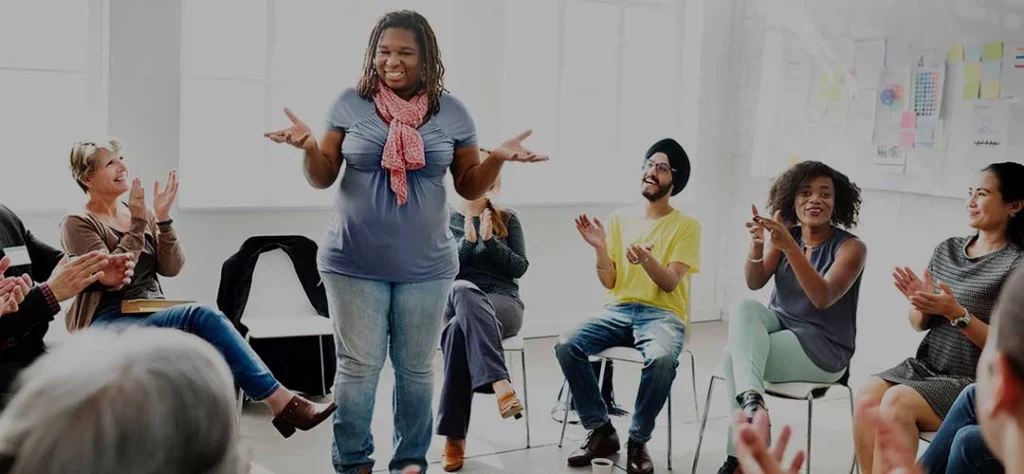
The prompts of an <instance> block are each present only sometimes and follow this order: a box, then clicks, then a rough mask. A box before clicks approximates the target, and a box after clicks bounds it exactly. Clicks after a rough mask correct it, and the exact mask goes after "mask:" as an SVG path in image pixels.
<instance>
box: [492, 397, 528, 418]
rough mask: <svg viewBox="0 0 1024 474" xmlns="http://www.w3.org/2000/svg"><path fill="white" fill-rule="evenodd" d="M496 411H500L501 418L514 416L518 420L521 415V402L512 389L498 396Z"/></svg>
mask: <svg viewBox="0 0 1024 474" xmlns="http://www.w3.org/2000/svg"><path fill="white" fill-rule="evenodd" d="M498 411H499V412H501V417H502V418H511V417H513V416H514V417H516V419H517V420H518V419H520V418H522V417H523V403H522V402H520V401H519V397H517V396H516V392H515V391H514V390H513V391H509V392H507V393H505V394H504V395H502V396H501V397H499V398H498Z"/></svg>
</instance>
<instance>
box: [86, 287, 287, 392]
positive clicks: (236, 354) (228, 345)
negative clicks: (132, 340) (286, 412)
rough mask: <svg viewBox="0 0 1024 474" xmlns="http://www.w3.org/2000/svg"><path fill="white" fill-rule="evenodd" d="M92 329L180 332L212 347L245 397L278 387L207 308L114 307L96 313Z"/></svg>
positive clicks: (221, 316) (242, 341)
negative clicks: (143, 310) (126, 310)
mask: <svg viewBox="0 0 1024 474" xmlns="http://www.w3.org/2000/svg"><path fill="white" fill-rule="evenodd" d="M92 326H94V327H100V328H107V329H112V330H124V329H127V328H130V327H137V326H149V327H157V328H169V329H180V330H182V331H185V332H187V333H190V334H195V335H196V336H199V338H200V339H202V340H204V341H206V342H209V343H210V344H211V345H213V347H215V348H216V349H217V351H218V352H220V353H221V355H223V356H224V360H226V361H227V363H228V367H230V368H231V375H233V376H234V378H235V383H237V384H238V386H239V387H241V388H242V391H244V392H245V394H246V395H248V396H249V398H251V399H253V400H257V401H259V400H264V399H266V398H267V397H269V396H270V394H272V393H274V391H275V390H277V389H278V388H280V387H281V384H280V383H279V382H278V381H277V379H275V378H274V376H273V374H271V373H270V370H269V369H267V366H266V365H264V364H263V361H262V360H260V358H259V356H257V355H256V353H255V352H253V351H252V348H251V347H249V344H248V343H247V342H245V339H242V335H241V334H239V333H238V331H237V330H235V327H234V326H232V325H231V322H230V321H228V318H227V317H225V316H224V314H223V313H221V312H220V311H217V310H215V309H213V308H210V307H209V306H199V305H182V306H175V307H173V308H168V309H165V310H163V311H160V312H157V313H153V314H150V315H148V316H141V315H134V314H127V315H126V314H121V310H120V308H117V307H114V308H110V309H107V310H103V311H101V312H98V313H96V315H94V316H93V318H92Z"/></svg>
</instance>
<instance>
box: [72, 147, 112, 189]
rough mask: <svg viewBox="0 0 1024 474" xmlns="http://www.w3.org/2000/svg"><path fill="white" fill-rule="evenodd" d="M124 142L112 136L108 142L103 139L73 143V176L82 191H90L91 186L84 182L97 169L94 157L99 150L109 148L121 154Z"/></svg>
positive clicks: (109, 150) (108, 150)
mask: <svg viewBox="0 0 1024 474" xmlns="http://www.w3.org/2000/svg"><path fill="white" fill-rule="evenodd" d="M124 148H125V147H124V143H123V142H122V141H121V140H118V139H116V138H110V139H108V140H107V141H106V143H104V142H102V141H80V142H75V143H74V144H73V145H71V157H70V161H71V163H70V165H71V177H73V178H74V179H75V183H78V187H80V188H82V191H85V192H88V191H89V188H88V187H87V186H86V185H85V183H83V182H82V180H83V179H85V178H86V177H87V176H89V175H90V174H92V172H93V171H95V168H94V167H95V164H94V163H93V161H92V157H93V156H94V155H95V154H96V152H97V151H99V150H107V152H108V153H110V154H112V155H114V156H121V155H122V154H123V153H124Z"/></svg>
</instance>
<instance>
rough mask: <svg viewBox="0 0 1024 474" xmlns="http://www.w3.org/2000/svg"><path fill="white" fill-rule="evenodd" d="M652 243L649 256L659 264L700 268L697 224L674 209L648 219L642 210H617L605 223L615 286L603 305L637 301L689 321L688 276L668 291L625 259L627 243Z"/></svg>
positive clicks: (698, 269)
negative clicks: (676, 263)
mask: <svg viewBox="0 0 1024 474" xmlns="http://www.w3.org/2000/svg"><path fill="white" fill-rule="evenodd" d="M634 243H639V244H644V243H651V244H654V248H652V249H651V257H652V258H653V259H655V260H657V261H658V262H659V263H661V264H662V265H665V266H668V264H670V263H672V262H679V263H682V264H685V265H687V266H688V267H690V270H689V272H690V273H697V272H699V271H700V223H699V222H697V220H696V219H694V218H692V217H690V216H687V215H685V214H683V213H682V212H679V211H678V210H676V209H673V210H672V212H670V213H668V214H667V215H665V216H663V217H661V218H659V219H656V220H651V219H648V218H647V217H645V216H644V215H643V213H642V211H641V212H636V211H620V212H617V213H615V214H613V215H612V217H611V218H610V219H609V221H608V226H607V246H608V254H609V256H610V257H611V259H612V261H613V262H615V287H614V288H612V289H611V290H608V293H607V295H605V303H606V304H622V303H640V304H645V305H648V306H653V307H655V308H661V309H664V310H668V311H671V312H673V313H675V314H676V315H678V316H679V317H680V318H681V319H682V320H683V322H684V323H685V322H687V321H688V320H689V317H690V315H689V314H687V311H686V306H687V304H686V303H687V300H688V299H689V295H690V289H689V288H688V287H687V279H686V278H684V279H683V280H682V281H680V282H679V286H677V287H676V289H675V290H673V291H672V292H671V293H669V292H666V291H664V290H662V289H661V287H659V286H658V284H657V283H655V282H654V280H652V279H651V277H650V276H649V275H647V272H646V271H645V270H644V269H643V267H642V266H640V265H634V264H632V263H629V261H628V260H626V249H627V248H628V246H629V245H631V244H634Z"/></svg>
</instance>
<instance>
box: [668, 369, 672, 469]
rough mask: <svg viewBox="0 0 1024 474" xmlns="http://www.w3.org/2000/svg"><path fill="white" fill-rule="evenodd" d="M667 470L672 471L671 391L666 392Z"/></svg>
mask: <svg viewBox="0 0 1024 474" xmlns="http://www.w3.org/2000/svg"><path fill="white" fill-rule="evenodd" d="M668 470H670V471H671V470H672V389H671V388H669V390H668Z"/></svg>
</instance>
